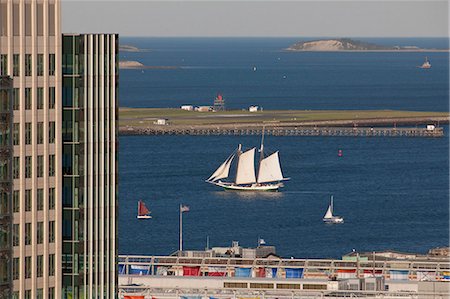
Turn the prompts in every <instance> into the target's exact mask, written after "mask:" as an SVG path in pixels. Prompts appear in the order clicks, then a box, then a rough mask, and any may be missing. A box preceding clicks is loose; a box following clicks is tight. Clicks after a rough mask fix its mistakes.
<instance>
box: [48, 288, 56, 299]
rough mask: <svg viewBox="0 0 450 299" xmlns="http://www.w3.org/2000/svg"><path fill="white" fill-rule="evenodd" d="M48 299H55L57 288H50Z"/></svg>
mask: <svg viewBox="0 0 450 299" xmlns="http://www.w3.org/2000/svg"><path fill="white" fill-rule="evenodd" d="M48 299H55V288H54V287H51V288H48Z"/></svg>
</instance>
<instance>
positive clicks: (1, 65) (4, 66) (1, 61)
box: [0, 54, 8, 76]
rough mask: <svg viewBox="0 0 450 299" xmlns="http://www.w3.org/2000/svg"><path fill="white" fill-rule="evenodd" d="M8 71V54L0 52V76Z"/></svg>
mask: <svg viewBox="0 0 450 299" xmlns="http://www.w3.org/2000/svg"><path fill="white" fill-rule="evenodd" d="M7 72H8V55H6V54H0V76H6V75H7Z"/></svg>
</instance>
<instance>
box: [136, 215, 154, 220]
mask: <svg viewBox="0 0 450 299" xmlns="http://www.w3.org/2000/svg"><path fill="white" fill-rule="evenodd" d="M151 218H152V216H150V215H143V216H137V219H151Z"/></svg>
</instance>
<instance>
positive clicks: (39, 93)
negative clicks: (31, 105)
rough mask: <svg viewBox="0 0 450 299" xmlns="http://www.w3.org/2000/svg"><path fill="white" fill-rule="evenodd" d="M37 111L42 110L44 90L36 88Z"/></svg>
mask: <svg viewBox="0 0 450 299" xmlns="http://www.w3.org/2000/svg"><path fill="white" fill-rule="evenodd" d="M36 104H37V105H36V106H37V109H44V88H42V87H38V88H37V103H36Z"/></svg>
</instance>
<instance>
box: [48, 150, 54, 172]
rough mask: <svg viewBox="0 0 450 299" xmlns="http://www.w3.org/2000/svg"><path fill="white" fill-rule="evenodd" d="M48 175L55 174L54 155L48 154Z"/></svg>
mask: <svg viewBox="0 0 450 299" xmlns="http://www.w3.org/2000/svg"><path fill="white" fill-rule="evenodd" d="M48 176H55V155H50V156H48Z"/></svg>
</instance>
